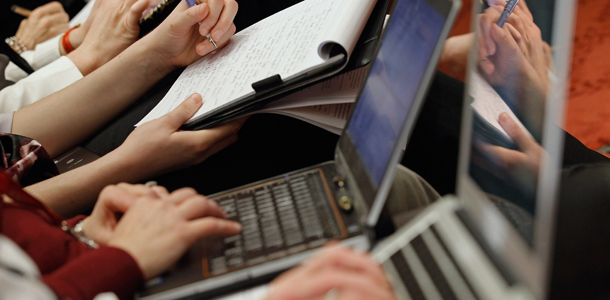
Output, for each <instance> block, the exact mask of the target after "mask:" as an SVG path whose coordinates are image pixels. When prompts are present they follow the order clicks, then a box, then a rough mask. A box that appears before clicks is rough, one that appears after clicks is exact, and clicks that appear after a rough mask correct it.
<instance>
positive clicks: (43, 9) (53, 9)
mask: <svg viewBox="0 0 610 300" xmlns="http://www.w3.org/2000/svg"><path fill="white" fill-rule="evenodd" d="M57 12H64V7H63V6H62V5H61V3H59V2H57V1H53V2H49V3H47V4H45V5H42V6H39V7H37V8H35V9H34V10H33V11H32V14H31V15H30V17H32V15H35V17H37V18H40V17H42V16H44V15H47V14H53V13H57Z"/></svg>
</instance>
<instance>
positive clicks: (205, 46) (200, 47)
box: [196, 24, 236, 56]
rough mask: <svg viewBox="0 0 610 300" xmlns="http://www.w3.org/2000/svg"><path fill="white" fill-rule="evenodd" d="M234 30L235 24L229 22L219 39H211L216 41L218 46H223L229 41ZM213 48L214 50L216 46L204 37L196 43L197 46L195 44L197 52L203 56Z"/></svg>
mask: <svg viewBox="0 0 610 300" xmlns="http://www.w3.org/2000/svg"><path fill="white" fill-rule="evenodd" d="M235 30H236V28H235V24H231V26H230V27H229V29H228V30H227V31H226V32H225V34H224V35H223V36H222V37H221V38H220V39H213V40H214V42H215V43H216V46H217V47H218V48H222V47H224V46H225V45H226V44H227V43H228V42H229V40H230V39H231V37H232V36H233V35H234V34H235ZM214 50H216V47H214V45H212V42H210V41H209V40H208V39H204V40H203V41H202V42H201V43H199V44H197V46H196V51H197V54H199V55H201V56H204V55H206V54H208V53H210V52H212V51H214Z"/></svg>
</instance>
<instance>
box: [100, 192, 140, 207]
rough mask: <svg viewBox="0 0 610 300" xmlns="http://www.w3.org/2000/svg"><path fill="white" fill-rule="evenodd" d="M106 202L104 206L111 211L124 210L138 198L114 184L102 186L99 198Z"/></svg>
mask: <svg viewBox="0 0 610 300" xmlns="http://www.w3.org/2000/svg"><path fill="white" fill-rule="evenodd" d="M102 199H103V201H104V203H105V204H106V205H105V206H106V207H105V208H106V209H109V210H110V211H112V212H120V213H124V212H126V211H127V210H128V209H129V208H130V207H131V206H132V205H133V204H134V203H135V202H136V201H137V199H138V197H137V196H136V195H134V194H130V193H127V192H125V191H124V190H123V189H122V188H119V187H118V186H116V185H109V186H106V187H104V189H103V190H102V192H101V193H100V200H102Z"/></svg>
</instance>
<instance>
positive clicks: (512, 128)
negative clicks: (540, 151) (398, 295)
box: [498, 113, 536, 152]
mask: <svg viewBox="0 0 610 300" xmlns="http://www.w3.org/2000/svg"><path fill="white" fill-rule="evenodd" d="M498 122H499V123H500V126H502V128H504V130H505V131H506V133H507V134H508V136H510V137H511V139H513V141H514V142H515V144H516V145H517V146H518V147H519V149H521V150H523V151H526V152H527V151H528V150H529V149H531V148H532V146H535V145H536V142H535V141H534V140H533V139H532V138H531V137H529V136H528V135H527V134H526V133H525V131H523V129H521V127H519V125H517V123H516V122H515V121H514V120H513V119H512V118H511V117H510V116H509V115H508V114H507V113H502V114H500V116H499V117H498Z"/></svg>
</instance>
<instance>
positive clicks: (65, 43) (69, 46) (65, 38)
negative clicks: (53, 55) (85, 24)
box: [61, 24, 80, 54]
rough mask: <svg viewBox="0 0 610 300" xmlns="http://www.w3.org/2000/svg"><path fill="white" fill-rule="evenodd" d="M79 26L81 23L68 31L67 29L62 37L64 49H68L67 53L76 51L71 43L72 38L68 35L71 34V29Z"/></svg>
mask: <svg viewBox="0 0 610 300" xmlns="http://www.w3.org/2000/svg"><path fill="white" fill-rule="evenodd" d="M79 26H80V24H78V25H76V26H74V27H72V28H70V29H68V31H66V33H65V34H64V36H63V37H62V38H61V45H62V46H64V50H66V54H67V53H70V52H72V51H74V47H73V46H72V44H71V43H70V39H69V38H68V35H70V31H72V30H74V28H77V27H79Z"/></svg>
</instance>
